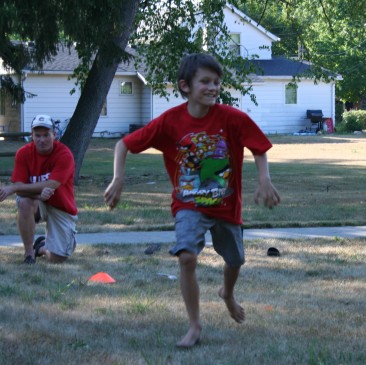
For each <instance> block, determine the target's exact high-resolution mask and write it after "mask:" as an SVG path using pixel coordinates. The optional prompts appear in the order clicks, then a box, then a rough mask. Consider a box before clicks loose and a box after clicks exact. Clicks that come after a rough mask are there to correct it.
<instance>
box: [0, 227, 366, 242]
mask: <svg viewBox="0 0 366 365" xmlns="http://www.w3.org/2000/svg"><path fill="white" fill-rule="evenodd" d="M319 237H331V238H332V237H339V238H366V226H359V227H349V226H346V227H309V228H269V229H266V228H263V229H245V230H244V240H258V239H271V238H275V239H281V238H290V239H297V238H302V239H303V238H309V239H311V238H319ZM174 241H175V233H174V231H151V232H112V233H109V232H108V233H79V234H77V243H78V244H79V245H93V244H103V243H110V244H138V243H140V244H151V243H171V242H174ZM206 242H207V243H210V242H211V235H210V234H209V233H208V234H207V235H206ZM21 245H22V241H21V239H20V237H19V236H16V235H14V236H0V246H21Z"/></svg>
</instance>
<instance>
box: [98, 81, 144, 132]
mask: <svg viewBox="0 0 366 365" xmlns="http://www.w3.org/2000/svg"><path fill="white" fill-rule="evenodd" d="M122 81H127V82H132V95H121V94H120V84H121V82H122ZM142 90H143V83H142V81H140V80H139V79H138V78H137V77H134V76H116V77H115V78H114V80H113V82H112V84H111V87H110V89H109V93H108V96H107V115H106V116H101V117H100V118H99V121H98V124H97V126H96V128H95V135H98V134H100V133H101V132H104V133H105V131H107V132H108V133H110V134H119V133H127V132H128V131H129V126H130V124H141V123H142V109H141V99H142Z"/></svg>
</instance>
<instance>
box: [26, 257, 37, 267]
mask: <svg viewBox="0 0 366 365" xmlns="http://www.w3.org/2000/svg"><path fill="white" fill-rule="evenodd" d="M35 263H36V258H35V257H32V256H31V255H28V256H27V257H26V258H25V259H24V261H23V264H27V265H32V264H35Z"/></svg>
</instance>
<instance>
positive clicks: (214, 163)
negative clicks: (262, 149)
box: [176, 132, 232, 207]
mask: <svg viewBox="0 0 366 365" xmlns="http://www.w3.org/2000/svg"><path fill="white" fill-rule="evenodd" d="M177 148H178V150H179V153H178V157H177V158H178V164H179V171H178V176H177V180H176V181H178V187H177V194H176V197H177V198H178V199H180V200H181V201H183V202H194V203H195V204H196V205H197V206H203V207H205V206H206V207H208V206H214V205H218V204H220V203H221V202H222V200H223V198H224V197H226V196H228V195H230V194H231V193H232V189H230V188H229V187H228V182H229V177H230V174H231V169H230V165H229V158H230V156H229V151H228V148H227V143H226V140H225V138H224V137H223V136H221V135H219V134H217V135H208V134H206V132H200V133H189V134H187V135H186V136H184V137H183V138H182V139H181V140H180V141H179V142H178V147H177Z"/></svg>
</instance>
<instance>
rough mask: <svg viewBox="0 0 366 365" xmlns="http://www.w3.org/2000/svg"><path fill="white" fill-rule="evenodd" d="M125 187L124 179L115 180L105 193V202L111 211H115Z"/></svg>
mask: <svg viewBox="0 0 366 365" xmlns="http://www.w3.org/2000/svg"><path fill="white" fill-rule="evenodd" d="M123 187H124V180H123V179H115V178H114V179H113V180H112V182H111V183H110V184H109V186H108V187H107V189H106V190H105V192H104V201H105V203H106V204H107V205H108V206H109V208H110V209H114V208H115V207H116V206H117V204H118V202H119V199H120V197H121V194H122V191H123Z"/></svg>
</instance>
